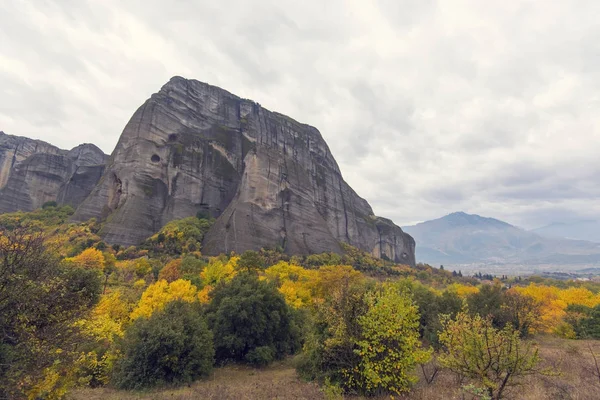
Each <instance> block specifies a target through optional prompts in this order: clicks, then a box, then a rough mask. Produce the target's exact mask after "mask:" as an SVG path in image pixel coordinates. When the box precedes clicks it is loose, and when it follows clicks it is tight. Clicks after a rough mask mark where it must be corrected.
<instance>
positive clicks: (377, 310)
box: [355, 284, 430, 394]
mask: <svg viewBox="0 0 600 400" xmlns="http://www.w3.org/2000/svg"><path fill="white" fill-rule="evenodd" d="M365 300H366V304H367V307H368V311H367V313H366V314H365V315H363V316H361V317H359V318H358V324H359V326H360V328H361V337H360V339H359V340H357V342H356V345H357V346H358V348H357V349H356V350H355V351H356V352H357V353H358V355H359V356H360V362H359V365H358V368H359V371H360V374H361V378H362V382H361V385H360V386H361V387H360V389H361V390H362V391H364V392H366V393H377V392H380V391H384V392H391V393H395V394H400V393H402V392H406V391H408V390H409V388H410V386H411V385H412V384H413V383H414V382H415V381H416V377H415V376H413V375H412V371H413V370H414V367H415V366H416V365H417V364H423V363H425V362H427V360H428V359H429V357H430V352H428V351H424V350H422V349H421V343H420V341H419V329H418V328H419V313H418V310H417V307H416V306H415V305H414V303H413V302H412V299H411V298H410V296H409V295H407V294H406V293H403V292H401V291H399V290H398V287H397V286H394V285H389V284H388V285H384V286H383V287H382V288H381V289H379V290H377V291H375V292H370V293H368V294H367V296H366V298H365Z"/></svg>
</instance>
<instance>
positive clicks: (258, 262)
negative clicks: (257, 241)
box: [237, 250, 265, 271]
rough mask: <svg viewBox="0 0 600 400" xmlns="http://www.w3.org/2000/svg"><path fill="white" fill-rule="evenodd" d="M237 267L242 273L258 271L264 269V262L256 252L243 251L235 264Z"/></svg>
mask: <svg viewBox="0 0 600 400" xmlns="http://www.w3.org/2000/svg"><path fill="white" fill-rule="evenodd" d="M237 267H238V268H239V269H241V270H244V271H260V270H263V269H264V268H265V262H264V260H263V259H262V257H261V256H260V254H258V253H257V252H256V251H252V250H248V251H245V252H244V253H243V254H242V255H241V256H240V259H239V260H238V262H237Z"/></svg>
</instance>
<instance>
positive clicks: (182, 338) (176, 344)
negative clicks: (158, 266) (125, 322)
mask: <svg viewBox="0 0 600 400" xmlns="http://www.w3.org/2000/svg"><path fill="white" fill-rule="evenodd" d="M120 350H121V352H122V354H123V357H122V358H121V359H120V360H119V361H118V362H117V363H116V365H115V371H114V373H113V383H114V384H115V386H117V387H118V388H121V389H142V388H147V387H152V386H160V385H165V384H177V383H188V382H192V381H193V380H195V379H197V378H198V377H201V376H203V375H207V374H208V373H210V371H211V370H212V367H213V360H214V349H213V344H212V334H211V332H210V331H209V330H208V327H207V326H206V322H205V320H204V318H203V316H202V315H201V314H200V310H199V309H198V308H197V307H196V306H195V305H193V304H190V303H186V302H183V301H174V302H171V303H169V304H167V306H166V307H165V308H164V310H162V311H158V312H156V313H154V314H152V316H151V317H150V318H139V319H137V320H136V321H135V322H134V323H133V325H132V326H131V327H130V328H129V329H128V330H127V332H126V334H125V337H124V338H123V341H122V342H121V343H120Z"/></svg>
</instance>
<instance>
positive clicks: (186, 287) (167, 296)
mask: <svg viewBox="0 0 600 400" xmlns="http://www.w3.org/2000/svg"><path fill="white" fill-rule="evenodd" d="M197 296H198V291H197V289H196V286H194V285H192V284H191V283H190V281H187V280H184V279H178V280H176V281H173V282H171V283H168V282H167V281H165V280H160V281H158V282H156V283H153V284H152V285H150V286H148V288H147V289H146V290H145V291H144V293H143V294H142V298H141V299H140V301H139V302H138V305H137V307H136V308H135V309H134V310H133V312H132V313H131V319H136V318H139V317H149V316H151V315H152V313H154V312H155V311H158V310H162V309H163V308H164V307H165V305H166V304H167V303H169V302H170V301H174V300H183V301H187V302H189V303H193V302H195V301H197V299H198V297H197Z"/></svg>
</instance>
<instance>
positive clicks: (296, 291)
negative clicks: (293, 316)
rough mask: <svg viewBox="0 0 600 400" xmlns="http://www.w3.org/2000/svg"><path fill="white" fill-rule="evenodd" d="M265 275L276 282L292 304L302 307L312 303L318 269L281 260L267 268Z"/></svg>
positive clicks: (287, 300)
mask: <svg viewBox="0 0 600 400" xmlns="http://www.w3.org/2000/svg"><path fill="white" fill-rule="evenodd" d="M265 276H266V278H267V279H268V280H270V281H272V282H276V284H277V286H278V287H279V292H281V294H283V296H284V298H285V301H286V303H287V304H289V305H290V306H292V307H296V308H300V307H304V306H307V305H309V304H310V303H311V301H312V292H313V288H314V287H315V283H316V280H317V271H315V270H310V269H305V268H302V267H301V266H299V265H294V264H290V263H287V262H285V261H280V262H278V263H277V264H275V265H273V266H271V267H269V268H267V269H266V270H265Z"/></svg>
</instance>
